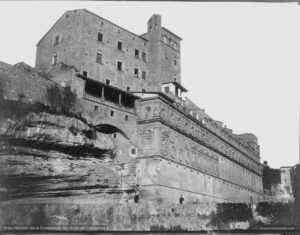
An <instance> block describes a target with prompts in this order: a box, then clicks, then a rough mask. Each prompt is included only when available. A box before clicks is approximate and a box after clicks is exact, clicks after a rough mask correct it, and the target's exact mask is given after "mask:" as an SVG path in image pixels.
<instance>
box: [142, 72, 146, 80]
mask: <svg viewBox="0 0 300 235" xmlns="http://www.w3.org/2000/svg"><path fill="white" fill-rule="evenodd" d="M142 79H146V72H145V71H142Z"/></svg>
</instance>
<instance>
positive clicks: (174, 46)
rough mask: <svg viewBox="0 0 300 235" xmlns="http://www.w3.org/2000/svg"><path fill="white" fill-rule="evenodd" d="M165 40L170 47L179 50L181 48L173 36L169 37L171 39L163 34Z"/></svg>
mask: <svg viewBox="0 0 300 235" xmlns="http://www.w3.org/2000/svg"><path fill="white" fill-rule="evenodd" d="M163 42H164V43H165V44H167V45H169V46H170V47H172V48H174V49H175V50H177V51H178V50H179V49H178V45H177V43H176V42H174V41H173V40H172V39H171V38H169V40H168V38H167V36H166V35H164V36H163Z"/></svg>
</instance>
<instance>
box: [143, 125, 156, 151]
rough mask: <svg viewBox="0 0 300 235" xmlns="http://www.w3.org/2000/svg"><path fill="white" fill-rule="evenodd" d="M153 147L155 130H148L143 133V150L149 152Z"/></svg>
mask: <svg viewBox="0 0 300 235" xmlns="http://www.w3.org/2000/svg"><path fill="white" fill-rule="evenodd" d="M152 149H153V131H151V130H146V131H144V132H143V134H142V152H143V153H145V152H148V151H149V150H152Z"/></svg>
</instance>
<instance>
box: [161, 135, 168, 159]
mask: <svg viewBox="0 0 300 235" xmlns="http://www.w3.org/2000/svg"><path fill="white" fill-rule="evenodd" d="M161 134H162V135H161V152H162V154H163V155H166V156H167V155H168V145H169V133H168V132H167V131H163V132H162V133H161Z"/></svg>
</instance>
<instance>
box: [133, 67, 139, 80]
mask: <svg viewBox="0 0 300 235" xmlns="http://www.w3.org/2000/svg"><path fill="white" fill-rule="evenodd" d="M134 76H135V77H137V78H138V77H139V69H137V68H135V69H134Z"/></svg>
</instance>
